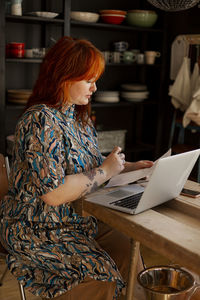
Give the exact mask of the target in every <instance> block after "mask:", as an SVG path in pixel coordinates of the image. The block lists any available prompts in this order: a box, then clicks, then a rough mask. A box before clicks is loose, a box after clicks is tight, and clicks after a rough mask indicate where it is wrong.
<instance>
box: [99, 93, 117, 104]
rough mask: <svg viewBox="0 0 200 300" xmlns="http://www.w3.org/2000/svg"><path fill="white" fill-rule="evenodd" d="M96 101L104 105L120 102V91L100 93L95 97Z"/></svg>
mask: <svg viewBox="0 0 200 300" xmlns="http://www.w3.org/2000/svg"><path fill="white" fill-rule="evenodd" d="M94 100H95V101H96V102H104V103H116V102H119V91H98V92H96V93H95V95H94Z"/></svg>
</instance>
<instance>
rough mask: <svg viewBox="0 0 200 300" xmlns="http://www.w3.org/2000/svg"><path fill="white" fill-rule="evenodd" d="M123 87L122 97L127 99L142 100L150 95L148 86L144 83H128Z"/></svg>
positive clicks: (132, 100)
mask: <svg viewBox="0 0 200 300" xmlns="http://www.w3.org/2000/svg"><path fill="white" fill-rule="evenodd" d="M121 88H122V91H121V97H122V98H123V99H125V100H127V101H131V102H141V101H143V100H144V99H147V98H148V96H149V91H148V89H147V86H146V85H143V84H136V83H126V84H122V85H121Z"/></svg>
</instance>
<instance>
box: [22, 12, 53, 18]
mask: <svg viewBox="0 0 200 300" xmlns="http://www.w3.org/2000/svg"><path fill="white" fill-rule="evenodd" d="M27 14H28V15H31V16H36V17H41V18H49V19H53V18H55V17H57V16H58V15H59V14H58V13H55V12H50V11H33V12H29V13H27Z"/></svg>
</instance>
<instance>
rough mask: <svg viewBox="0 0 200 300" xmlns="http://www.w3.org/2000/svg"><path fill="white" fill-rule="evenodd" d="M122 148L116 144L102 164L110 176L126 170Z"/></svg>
mask: <svg viewBox="0 0 200 300" xmlns="http://www.w3.org/2000/svg"><path fill="white" fill-rule="evenodd" d="M121 150H122V149H121V148H120V147H117V146H116V147H115V148H114V149H113V150H112V152H111V153H110V154H109V155H108V156H107V157H106V159H105V160H104V162H103V163H102V165H101V168H102V169H103V170H104V172H105V173H106V175H107V177H108V178H111V177H112V176H114V175H117V174H119V173H120V172H122V171H123V170H124V163H125V155H124V153H121Z"/></svg>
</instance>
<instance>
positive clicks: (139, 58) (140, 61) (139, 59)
mask: <svg viewBox="0 0 200 300" xmlns="http://www.w3.org/2000/svg"><path fill="white" fill-rule="evenodd" d="M136 62H137V64H139V65H142V64H144V54H143V53H138V54H137V56H136Z"/></svg>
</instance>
